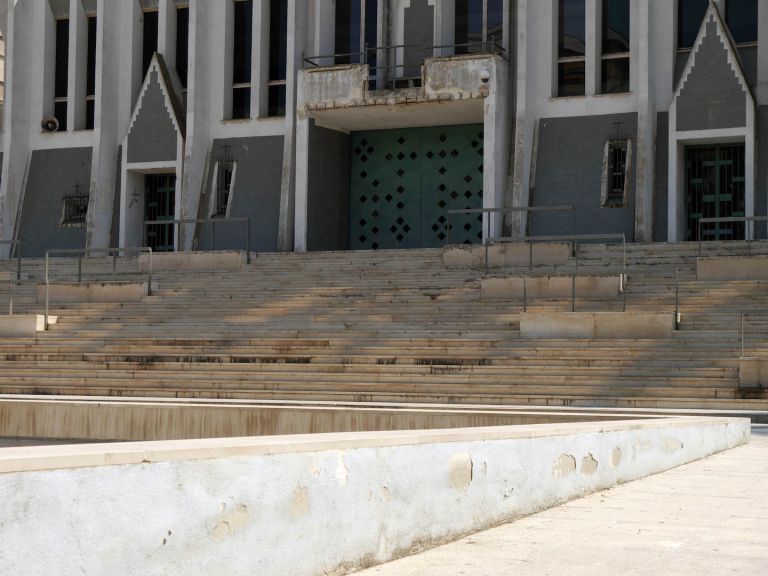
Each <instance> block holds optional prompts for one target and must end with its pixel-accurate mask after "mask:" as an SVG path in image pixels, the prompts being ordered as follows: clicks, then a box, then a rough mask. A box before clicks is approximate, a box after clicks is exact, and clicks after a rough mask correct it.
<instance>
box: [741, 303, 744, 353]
mask: <svg viewBox="0 0 768 576" xmlns="http://www.w3.org/2000/svg"><path fill="white" fill-rule="evenodd" d="M741 357H742V358H744V312H742V313H741Z"/></svg>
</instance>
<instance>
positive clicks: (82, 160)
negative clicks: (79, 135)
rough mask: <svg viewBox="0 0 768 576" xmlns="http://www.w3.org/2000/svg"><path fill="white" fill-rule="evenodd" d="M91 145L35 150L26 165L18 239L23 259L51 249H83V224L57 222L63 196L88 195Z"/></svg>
mask: <svg viewBox="0 0 768 576" xmlns="http://www.w3.org/2000/svg"><path fill="white" fill-rule="evenodd" d="M90 178H91V148H67V149H61V150H35V151H34V152H32V161H31V163H30V166H29V178H28V180H27V191H26V194H25V195H24V206H23V207H22V212H21V222H20V227H19V240H21V252H22V255H23V256H24V257H27V258H30V257H31V258H39V257H42V256H44V255H45V251H46V250H47V249H52V248H84V247H85V224H83V225H82V226H71V225H70V226H64V225H62V224H61V219H62V207H63V204H64V200H63V199H64V196H66V195H71V194H74V193H75V184H79V185H80V192H81V193H82V194H88V185H89V183H90Z"/></svg>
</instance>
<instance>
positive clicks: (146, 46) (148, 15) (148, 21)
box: [142, 11, 159, 77]
mask: <svg viewBox="0 0 768 576" xmlns="http://www.w3.org/2000/svg"><path fill="white" fill-rule="evenodd" d="M158 14H159V12H156V11H155V12H144V32H143V34H144V37H143V44H142V47H143V48H142V62H143V68H142V72H143V74H142V77H144V76H146V75H147V70H149V65H150V64H151V63H152V56H154V55H155V52H157V19H158Z"/></svg>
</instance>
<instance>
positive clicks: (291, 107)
mask: <svg viewBox="0 0 768 576" xmlns="http://www.w3.org/2000/svg"><path fill="white" fill-rule="evenodd" d="M306 26H307V11H306V9H305V6H304V3H303V0H288V46H287V54H288V66H287V70H286V80H287V85H286V97H285V110H286V116H285V142H284V146H283V175H282V186H281V191H280V221H279V226H278V238H277V246H278V250H280V251H282V252H290V251H292V250H293V249H294V244H293V241H294V235H295V229H294V225H295V224H294V223H295V209H296V171H295V166H296V79H297V75H298V71H299V70H301V68H302V66H301V59H302V54H303V53H304V48H305V42H306V33H307V30H306Z"/></svg>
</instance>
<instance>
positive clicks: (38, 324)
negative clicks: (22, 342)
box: [0, 314, 56, 338]
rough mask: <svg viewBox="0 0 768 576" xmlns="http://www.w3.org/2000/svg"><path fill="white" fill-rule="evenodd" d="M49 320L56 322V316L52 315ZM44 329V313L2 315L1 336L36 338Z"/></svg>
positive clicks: (0, 320)
mask: <svg viewBox="0 0 768 576" xmlns="http://www.w3.org/2000/svg"><path fill="white" fill-rule="evenodd" d="M48 321H49V322H50V323H51V324H55V321H56V318H55V317H53V316H51V317H49V320H48ZM43 330H45V316H42V315H36V314H14V315H13V316H0V338H34V337H35V336H36V335H37V333H38V332H42V331H43Z"/></svg>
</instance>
